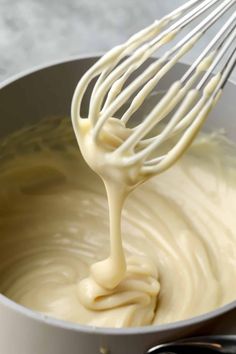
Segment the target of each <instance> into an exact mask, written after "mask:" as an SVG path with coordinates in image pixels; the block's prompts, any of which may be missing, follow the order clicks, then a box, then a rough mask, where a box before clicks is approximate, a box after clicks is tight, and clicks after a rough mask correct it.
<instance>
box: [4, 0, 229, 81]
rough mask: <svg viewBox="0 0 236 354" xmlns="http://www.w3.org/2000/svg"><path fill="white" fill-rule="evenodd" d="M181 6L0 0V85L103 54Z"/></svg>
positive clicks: (148, 0) (123, 0) (149, 1)
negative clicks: (37, 69) (50, 65)
mask: <svg viewBox="0 0 236 354" xmlns="http://www.w3.org/2000/svg"><path fill="white" fill-rule="evenodd" d="M184 2H185V0H119V1H117V0H0V81H2V80H4V79H6V78H8V77H10V76H11V75H13V74H15V73H18V72H19V71H22V70H25V69H29V68H31V67H33V66H35V65H39V64H44V63H47V62H51V61H54V60H58V59H63V58H68V57H70V56H75V55H77V54H86V53H88V54H89V53H96V52H104V51H106V50H108V49H109V48H111V47H112V46H114V45H116V44H118V43H121V42H123V41H124V40H126V39H127V38H128V37H129V36H130V35H131V34H133V33H135V32H136V31H138V30H139V29H141V28H143V27H145V26H146V25H148V24H150V23H151V22H152V21H153V20H155V19H157V18H160V17H161V16H163V15H164V14H166V13H168V12H169V11H171V10H173V9H174V8H175V7H176V6H178V5H181V4H183V3H184ZM221 25H222V22H221V23H220V24H219V25H218V28H219V27H221ZM206 41H207V39H206ZM203 46H204V43H203V44H202V46H201V47H200V48H196V51H200V50H201V48H202V47H203ZM191 54H192V55H190V56H188V58H186V59H185V60H184V61H187V62H190V61H191V60H192V59H193V57H194V54H195V52H194V51H193V52H192V53H191ZM233 78H234V80H236V71H234V73H233Z"/></svg>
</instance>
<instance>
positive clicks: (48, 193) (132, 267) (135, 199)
mask: <svg viewBox="0 0 236 354" xmlns="http://www.w3.org/2000/svg"><path fill="white" fill-rule="evenodd" d="M52 122H53V121H52ZM51 124H52V123H50V124H49V123H47V122H46V123H41V124H40V125H39V126H38V128H37V129H36V128H35V129H33V130H28V131H27V130H26V131H25V132H23V133H18V134H16V135H15V136H13V137H11V138H9V139H8V140H7V141H5V142H4V143H3V144H2V146H1V150H0V151H1V154H2V159H1V160H2V162H1V169H0V183H1V190H0V242H1V243H0V244H1V247H0V259H1V262H0V291H1V292H2V293H3V294H5V295H6V296H8V297H9V298H11V299H13V300H14V301H16V302H18V303H21V304H23V305H25V306H27V307H30V308H32V309H34V310H36V311H40V312H43V313H46V314H48V315H51V316H54V317H57V318H61V319H64V320H68V321H75V322H78V323H86V324H90V325H97V326H111V327H122V326H138V325H146V324H156V323H167V322H173V321H177V320H181V319H185V318H189V317H192V316H195V315H198V314H201V313H205V312H208V311H210V310H212V309H215V308H217V307H220V306H222V305H223V304H225V303H228V302H230V301H232V300H234V299H235V298H236V232H235V230H236V219H235V215H236V158H235V156H236V155H235V154H236V149H235V147H234V146H231V145H230V144H229V143H228V142H226V141H225V140H224V138H222V137H220V136H219V135H217V134H216V135H211V136H202V137H200V138H198V139H197V141H196V142H195V143H194V145H193V146H192V148H191V149H190V150H189V152H188V153H187V154H186V155H185V156H184V157H183V158H182V159H181V160H180V161H178V162H177V163H176V165H175V166H173V167H172V168H171V169H170V170H168V171H166V172H165V173H163V174H161V175H159V176H157V177H154V178H153V179H151V180H149V181H147V182H146V183H145V184H143V185H141V186H139V188H137V189H136V190H135V191H134V192H132V194H131V195H130V196H129V198H128V200H127V202H126V204H125V206H124V210H123V215H122V236H123V246H124V249H125V257H126V263H127V271H124V269H123V270H122V269H121V273H122V276H120V279H119V281H118V285H117V284H111V286H110V288H109V287H107V286H105V285H106V284H107V283H106V279H105V280H104V279H101V278H98V277H96V275H97V274H96V269H97V268H95V267H94V266H93V268H92V271H90V269H89V267H90V266H91V265H92V264H94V263H96V262H97V261H101V260H104V259H105V258H106V257H108V256H109V254H110V249H109V230H108V228H109V225H108V208H107V200H106V196H105V191H104V187H103V185H102V183H101V181H100V179H99V178H98V177H97V176H96V175H95V174H94V173H93V172H91V170H90V169H89V168H88V167H87V165H85V163H84V162H83V160H82V157H81V156H80V153H79V151H78V148H77V146H76V144H75V142H74V137H73V132H72V131H71V127H70V121H69V120H67V121H65V120H62V121H61V122H60V121H56V124H55V126H53V127H52V126H51ZM107 269H108V268H107ZM121 273H120V274H121ZM88 277H89V278H88ZM81 279H85V280H83V281H82V282H80V280H81ZM86 279H87V280H86ZM91 284H92V291H89V289H91ZM99 284H100V285H99Z"/></svg>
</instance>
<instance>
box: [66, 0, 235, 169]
mask: <svg viewBox="0 0 236 354" xmlns="http://www.w3.org/2000/svg"><path fill="white" fill-rule="evenodd" d="M235 4H236V0H223V1H222V0H203V1H200V0H191V1H188V2H187V3H185V4H184V5H182V6H181V7H179V8H177V9H176V10H174V11H173V12H171V13H170V14H168V15H167V16H165V17H164V18H162V19H161V20H159V21H155V22H154V23H153V24H152V25H150V26H149V27H147V28H145V29H143V30H142V31H140V32H138V33H137V34H135V35H134V36H132V37H131V38H130V39H129V40H128V41H127V42H125V43H124V44H121V45H118V46H116V47H115V48H113V49H112V50H110V51H109V52H108V53H107V54H105V55H104V56H103V57H102V58H101V59H99V60H98V61H97V62H96V63H95V64H94V65H93V66H92V67H91V68H90V69H89V70H88V71H87V72H86V73H85V75H84V76H83V77H82V78H81V80H80V81H79V83H78V85H77V87H76V90H75V93H74V96H73V101H72V122H73V127H74V130H75V132H76V134H77V139H78V140H79V134H80V133H79V130H80V121H81V120H82V119H83V117H81V104H82V100H83V97H84V95H85V93H86V91H87V88H88V86H89V85H90V83H91V82H92V81H93V80H94V79H95V78H96V82H95V84H94V86H93V89H92V93H91V96H90V103H89V112H88V117H86V118H87V119H88V120H89V123H90V125H91V134H92V139H93V141H94V143H95V144H102V140H101V134H102V132H103V130H104V129H105V126H106V122H107V121H108V120H109V119H110V118H111V117H116V114H117V112H118V110H119V109H120V108H122V106H124V105H126V106H127V103H128V108H127V109H126V110H125V112H124V113H123V115H122V116H121V117H119V119H120V120H119V124H120V126H121V127H122V129H127V132H128V134H126V138H125V139H121V141H120V143H119V144H118V145H117V146H116V147H115V148H114V149H113V150H111V151H109V154H110V155H111V156H115V157H116V158H115V159H113V161H116V164H118V165H120V166H124V165H126V166H131V165H133V164H137V163H139V165H140V166H141V167H140V173H141V174H143V175H153V174H157V173H160V172H162V171H164V170H165V169H167V168H168V167H170V166H171V165H172V164H173V163H174V162H175V161H176V160H177V159H178V158H179V157H180V156H181V155H182V154H183V153H184V151H185V150H186V149H187V147H188V146H189V145H190V144H191V142H192V141H193V139H194V138H195V136H196V134H197V133H198V131H199V130H200V128H201V126H202V124H203V123H204V121H205V119H206V118H207V116H208V114H209V112H210V111H211V109H212V108H213V107H214V105H215V104H216V102H217V100H218V98H219V97H220V95H221V93H222V90H223V88H224V86H225V84H226V82H227V80H228V78H229V76H230V74H231V72H232V70H233V68H234V66H235V64H236V43H235V40H236V11H235ZM232 7H233V8H234V11H233V12H230V16H228V18H227V20H226V21H225V23H224V24H223V26H222V27H221V29H220V30H219V31H218V32H217V33H216V34H215V36H214V37H213V39H212V40H211V41H210V42H209V44H208V45H207V47H206V48H204V50H203V51H202V52H201V54H200V55H199V56H198V57H197V59H196V60H195V61H194V62H193V64H192V65H191V66H190V67H189V68H188V69H187V70H186V72H185V73H184V74H183V76H182V77H181V78H180V79H179V80H177V81H175V82H174V83H173V84H172V85H171V86H170V88H169V89H168V90H167V91H166V93H165V94H164V96H163V97H162V98H161V99H160V100H159V102H157V103H156V105H155V106H154V107H153V108H152V110H151V111H150V112H149V113H148V114H147V116H146V117H145V119H143V120H142V121H141V122H140V121H137V120H136V119H135V117H136V112H137V113H138V110H139V109H140V107H141V106H142V105H143V104H144V101H145V100H146V99H147V98H148V96H149V95H150V94H151V93H152V92H153V90H154V89H155V90H156V88H157V87H158V86H157V85H158V83H159V81H160V80H161V79H162V78H163V77H164V76H165V75H166V74H167V73H168V72H169V70H171V68H172V67H173V66H174V65H175V64H176V63H177V62H178V61H179V60H180V59H181V58H182V57H183V56H184V55H185V54H186V53H187V52H188V51H190V50H191V49H192V47H193V46H194V45H195V44H196V43H197V42H198V41H199V40H200V38H201V37H202V36H203V35H204V34H205V32H206V31H208V29H209V28H210V27H211V26H213V25H214V24H215V23H216V22H217V21H218V20H219V19H220V18H221V17H223V15H224V14H225V13H226V12H227V11H228V10H229V9H231V8H232ZM201 15H204V18H203V19H201V20H199V17H200V16H201ZM197 19H198V23H197V24H195V25H194V28H193V29H191V28H190V30H189V31H188V33H187V34H185V35H184V36H183V37H182V38H181V39H180V40H179V41H178V42H177V43H175V41H174V38H175V37H176V36H177V35H178V34H179V33H180V31H181V30H183V29H184V28H186V27H187V26H188V25H191V24H192V23H193V21H194V20H197ZM166 43H170V44H172V46H171V48H170V49H167V50H166V51H165V53H164V55H162V56H161V57H159V58H156V59H154V60H153V61H151V62H150V61H149V60H148V59H149V58H150V57H151V56H152V55H153V54H155V53H156V52H157V51H158V50H159V49H160V48H161V47H163V46H165V45H166ZM143 64H148V65H146V66H145V65H143ZM215 70H217V71H218V72H217V73H216V74H215V73H214V72H215ZM92 84H93V83H92ZM160 122H162V123H164V124H161V129H159V130H158V131H157V133H156V135H154V136H150V133H151V132H152V131H155V129H154V128H155V127H156V126H157V125H158V124H159V123H160ZM131 123H132V124H131ZM130 124H131V125H132V127H130V126H131V125H130ZM176 137H177V139H174V138H176ZM167 142H170V144H169V145H168V146H169V147H168V150H167V151H165V152H164V153H163V152H162V151H163V150H162V149H161V147H162V146H163V145H164V144H166V143H167ZM160 152H161V153H160Z"/></svg>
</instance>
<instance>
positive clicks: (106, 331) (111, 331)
mask: <svg viewBox="0 0 236 354" xmlns="http://www.w3.org/2000/svg"><path fill="white" fill-rule="evenodd" d="M102 54H103V53H95V54H89V55H86V54H84V55H76V56H72V57H69V58H68V57H67V58H64V59H61V60H57V61H52V62H49V63H46V64H43V65H38V66H35V67H33V68H31V69H28V70H25V71H22V72H20V73H17V74H15V75H13V76H11V77H10V78H8V79H6V80H4V81H2V82H1V83H0V89H4V87H6V86H8V85H10V84H14V82H16V81H18V80H21V79H23V78H25V77H26V76H28V75H31V74H37V73H38V72H39V71H41V70H44V69H49V68H50V67H54V66H57V65H63V64H68V63H70V62H74V61H79V60H86V59H87V60H91V59H97V58H99V57H100V56H101V55H102ZM181 64H184V65H188V64H186V63H184V62H181ZM230 83H231V84H233V85H235V86H236V82H235V81H234V80H230ZM0 303H2V304H3V305H4V306H6V307H9V309H11V310H13V311H15V312H18V313H20V314H21V315H25V316H27V317H29V318H32V319H33V320H36V321H40V322H43V323H45V324H47V325H51V326H55V327H60V328H63V329H67V330H72V331H76V332H82V333H87V334H102V335H140V334H142V335H143V334H147V333H161V332H166V331H172V330H175V329H179V328H185V327H188V326H193V325H195V324H198V323H202V322H206V321H209V320H211V319H213V318H216V317H218V316H221V315H223V314H225V313H227V312H229V311H230V310H234V309H236V300H234V301H232V302H230V303H228V304H226V305H224V306H221V307H219V308H217V309H215V310H213V311H210V312H207V313H204V314H202V315H199V316H195V317H192V318H189V319H186V320H182V321H176V322H173V323H167V324H161V325H159V324H158V325H150V326H143V327H131V328H110V327H96V326H88V325H81V324H77V323H72V322H67V321H64V320H60V319H56V318H53V317H51V316H48V315H45V314H42V313H39V312H36V311H33V310H31V309H28V308H26V307H24V306H22V305H20V304H17V303H16V302H14V301H12V300H10V299H9V298H7V297H6V296H5V295H3V294H0Z"/></svg>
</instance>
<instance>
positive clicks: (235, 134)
mask: <svg viewBox="0 0 236 354" xmlns="http://www.w3.org/2000/svg"><path fill="white" fill-rule="evenodd" d="M96 60H97V57H89V58H88V57H87V58H76V59H73V60H67V61H63V62H59V63H54V64H52V65H48V66H45V67H41V68H38V69H36V70H33V71H30V72H28V73H24V74H21V75H18V76H16V77H14V78H13V79H11V80H8V81H7V82H4V83H3V84H2V85H1V87H0V137H3V136H6V135H7V134H10V133H11V132H13V131H16V130H18V129H20V128H22V127H23V126H25V125H27V124H32V123H36V122H38V121H40V120H41V119H43V118H45V117H55V116H68V119H69V116H70V104H71V98H72V94H73V91H74V89H75V86H76V83H77V82H78V80H79V79H80V77H81V76H82V74H83V73H84V72H85V71H86V70H87V69H88V68H89V67H90V66H91V65H92V64H93V63H94V62H95V61H96ZM185 70H186V65H185V64H181V63H180V64H178V65H176V66H175V69H174V70H172V71H171V73H170V75H169V76H168V77H167V78H166V79H165V80H164V81H163V83H162V87H161V89H163V90H165V89H166V88H167V87H168V86H169V85H170V83H171V82H173V81H174V80H176V79H177V77H179V76H180V75H181V74H182V73H183V72H184V71H185ZM235 100H236V83H233V82H229V83H228V84H227V87H226V88H225V92H224V94H223V96H222V99H221V101H220V102H219V104H218V105H217V106H216V108H215V109H214V111H213V112H212V114H211V116H210V117H209V119H208V121H207V123H206V125H205V126H204V129H205V130H208V131H209V130H216V129H220V128H224V129H225V131H226V134H227V135H228V136H229V138H230V139H232V140H233V141H236V110H235V107H236V106H235ZM83 103H84V107H85V110H86V105H87V103H88V102H86V99H85V100H84V102H83ZM0 153H1V152H0ZM78 153H79V151H78ZM0 155H1V154H0ZM0 188H1V186H0ZM0 247H1V235H0ZM0 262H1V259H0ZM232 286H236V285H235V279H232ZM202 296H204V294H202ZM183 301H184V298H183ZM217 333H220V334H230V333H236V301H233V302H231V303H230V304H227V305H225V306H223V307H221V308H219V309H216V310H215V311H212V312H209V313H206V314H203V315H201V316H198V317H194V318H191V319H188V320H184V321H179V322H176V323H170V324H165V325H156V326H147V327H139V328H124V329H112V328H96V327H91V326H84V325H79V324H74V323H69V322H65V321H61V320H57V319H54V318H51V317H48V316H46V315H43V314H40V313H36V312H34V311H32V310H29V309H27V308H25V307H23V306H21V305H19V304H16V303H14V302H13V301H11V300H10V299H8V298H6V297H5V296H3V295H1V294H0V353H1V354H99V353H110V354H143V353H146V351H147V350H148V349H149V348H150V347H152V346H154V345H157V344H158V343H162V342H167V341H173V340H175V339H179V338H184V337H187V336H195V335H208V334H217Z"/></svg>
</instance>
